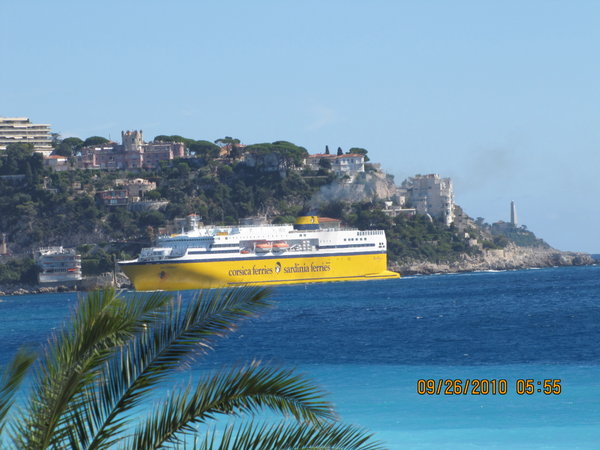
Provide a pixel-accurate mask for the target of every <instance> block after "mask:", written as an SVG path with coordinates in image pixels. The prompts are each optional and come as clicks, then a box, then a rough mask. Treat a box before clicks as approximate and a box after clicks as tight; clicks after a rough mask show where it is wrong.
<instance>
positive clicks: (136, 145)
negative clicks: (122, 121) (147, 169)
mask: <svg viewBox="0 0 600 450" xmlns="http://www.w3.org/2000/svg"><path fill="white" fill-rule="evenodd" d="M121 140H122V142H123V147H124V148H125V151H126V152H141V151H142V145H143V144H144V140H143V135H142V130H140V131H136V130H134V131H121Z"/></svg>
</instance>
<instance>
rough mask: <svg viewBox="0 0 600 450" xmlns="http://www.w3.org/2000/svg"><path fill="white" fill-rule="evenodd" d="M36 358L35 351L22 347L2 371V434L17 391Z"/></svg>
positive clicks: (0, 384) (0, 406)
mask: <svg viewBox="0 0 600 450" xmlns="http://www.w3.org/2000/svg"><path fill="white" fill-rule="evenodd" d="M35 359H36V354H35V353H33V352H32V351H30V350H28V349H25V348H21V349H19V351H18V352H17V354H16V355H15V356H14V358H13V359H12V361H11V362H10V364H9V365H8V366H7V367H6V368H5V369H4V370H3V371H2V375H1V376H0V435H1V434H2V432H3V430H4V426H5V425H6V416H7V414H8V412H9V410H10V408H11V406H12V405H13V403H14V397H15V394H16V391H17V389H18V388H19V385H20V384H21V381H23V378H24V377H25V375H26V374H27V370H28V369H29V367H30V366H31V365H32V364H33V362H34V361H35Z"/></svg>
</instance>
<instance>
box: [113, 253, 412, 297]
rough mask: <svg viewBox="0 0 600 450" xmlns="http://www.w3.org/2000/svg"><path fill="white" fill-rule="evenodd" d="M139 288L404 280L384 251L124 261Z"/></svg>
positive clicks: (175, 288) (194, 287)
mask: <svg viewBox="0 0 600 450" xmlns="http://www.w3.org/2000/svg"><path fill="white" fill-rule="evenodd" d="M121 268H122V269H123V271H124V272H125V274H126V275H127V276H128V277H129V279H130V280H131V281H132V283H133V285H134V287H135V289H136V290H138V291H151V290H164V291H179V290H186V289H202V288H215V287H227V286H239V285H272V284H297V283H318V282H326V281H358V280H377V279H389V278H399V277H400V275H399V274H397V273H396V272H391V271H389V270H387V255H386V254H385V253H367V254H346V255H344V254H336V255H324V256H298V257H289V256H287V257H282V258H278V257H268V258H264V257H263V258H244V259H242V258H235V259H234V258H232V259H228V260H220V261H198V260H196V261H189V262H186V261H170V262H153V263H135V262H132V263H123V264H121Z"/></svg>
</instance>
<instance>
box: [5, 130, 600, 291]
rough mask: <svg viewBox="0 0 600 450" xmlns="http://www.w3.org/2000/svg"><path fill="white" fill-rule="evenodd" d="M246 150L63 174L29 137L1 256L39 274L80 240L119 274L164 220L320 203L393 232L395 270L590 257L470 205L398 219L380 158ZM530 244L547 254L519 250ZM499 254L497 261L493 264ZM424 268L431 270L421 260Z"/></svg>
mask: <svg viewBox="0 0 600 450" xmlns="http://www.w3.org/2000/svg"><path fill="white" fill-rule="evenodd" d="M194 142H196V143H197V142H205V141H194ZM195 145H200V144H195ZM245 149H253V151H254V153H253V155H255V157H254V159H253V161H254V162H253V165H249V164H248V163H244V162H243V161H242V160H241V159H240V154H241V152H243V150H242V149H238V151H237V153H236V154H234V155H233V156H231V157H229V158H216V157H215V155H216V153H214V152H213V157H211V158H209V157H207V155H206V154H202V156H201V157H189V158H182V159H176V160H174V161H172V162H171V163H163V164H161V165H160V166H159V167H157V168H156V169H153V170H144V169H140V170H137V171H104V170H69V171H64V172H53V171H51V170H50V169H48V168H47V167H45V166H44V165H43V163H42V159H41V157H40V155H38V154H33V153H32V152H31V149H29V148H27V147H26V146H18V145H17V146H14V147H11V148H10V149H9V150H7V152H6V154H5V155H4V156H3V158H2V159H1V160H0V210H1V211H2V214H1V215H0V232H2V233H3V234H4V235H5V237H6V242H7V246H8V250H9V255H4V256H2V257H1V258H2V259H1V260H0V284H2V285H5V284H11V283H31V282H34V280H35V277H36V268H35V265H34V264H33V261H32V258H31V255H32V251H34V250H35V249H37V248H38V247H41V246H49V245H62V246H65V247H77V249H78V251H79V252H80V253H81V254H82V259H83V272H84V275H93V274H101V273H103V272H107V271H110V270H112V268H113V266H114V261H115V260H119V259H124V258H129V257H133V256H135V255H136V254H137V253H138V252H139V249H140V248H141V247H142V246H146V245H149V244H150V243H151V242H152V241H153V239H154V238H155V236H156V235H157V233H158V232H159V229H160V228H161V227H164V226H166V225H167V224H168V223H169V222H171V221H173V220H174V219H176V218H177V217H184V216H186V215H187V214H190V213H196V214H199V215H200V216H201V217H202V219H203V221H204V222H205V223H208V224H217V223H223V224H237V223H238V222H239V220H240V219H242V218H244V217H249V216H263V217H266V218H267V219H268V220H270V221H271V222H272V223H286V222H291V221H293V220H294V219H295V217H296V216H297V215H299V214H301V213H307V212H311V213H317V214H319V215H321V216H326V217H332V218H338V219H341V220H342V222H343V224H345V225H347V226H351V227H357V228H360V229H384V230H385V231H386V234H387V239H388V260H389V264H390V267H391V268H395V269H398V270H400V271H401V272H403V273H408V272H419V271H420V272H430V271H455V270H474V268H479V267H492V266H493V267H495V268H499V267H507V268H509V267H523V266H540V265H549V264H554V263H565V264H567V263H569V264H570V263H586V264H587V263H590V261H589V260H588V259H586V258H585V257H583V256H582V257H577V258H569V257H566V256H565V258H562V259H561V258H560V257H558V256H551V255H556V254H558V253H556V252H557V251H556V250H553V249H550V248H549V246H548V245H547V244H546V243H545V242H543V241H542V240H539V239H538V238H537V237H536V236H535V235H534V234H533V233H531V232H530V231H528V230H526V229H525V228H522V227H521V228H514V227H510V226H507V225H508V224H493V225H488V224H485V223H483V222H481V221H480V222H477V221H473V220H472V219H470V218H468V216H466V214H462V215H461V217H462V219H461V220H460V221H459V222H457V225H456V226H451V227H447V226H445V225H444V224H443V223H442V222H441V221H439V220H436V219H435V218H433V219H432V218H431V217H430V216H426V215H419V214H416V215H403V214H400V215H397V216H396V217H391V216H390V215H389V214H386V212H385V211H384V210H385V205H384V203H383V200H385V199H395V198H396V197H397V194H398V192H397V189H398V188H397V186H396V185H395V184H394V182H393V178H392V177H391V176H389V175H386V174H385V173H384V172H383V171H381V170H378V169H377V168H376V167H375V166H372V165H367V166H366V167H367V171H366V172H364V173H361V174H359V175H358V176H356V177H355V178H354V179H352V180H350V179H348V178H347V177H339V176H335V175H334V174H333V173H331V171H330V170H328V168H327V167H320V168H319V170H310V169H308V168H307V167H304V166H302V164H301V157H300V156H301V155H302V154H306V153H307V152H306V150H305V149H303V148H302V147H298V146H296V145H294V144H292V143H289V142H285V141H278V142H276V143H273V144H255V145H254V146H247V147H245ZM244 151H247V150H244ZM217 153H218V152H217ZM133 179H144V180H148V183H155V186H156V187H155V189H153V190H151V191H149V192H145V193H144V194H143V198H141V199H140V200H141V201H140V202H138V203H137V204H127V205H123V206H119V205H117V206H115V205H111V204H108V203H107V202H106V201H103V200H102V196H101V195H102V193H103V192H110V190H114V189H116V184H117V182H120V183H127V180H133ZM142 206H143V207H142ZM458 209H460V208H458ZM523 248H528V249H535V251H533V250H531V251H532V252H534V253H535V254H539V255H542V254H543V255H545V256H539V258H537V259H536V258H533V259H531V258H529V259H528V258H525V257H522V258H521V257H517V256H516V255H517V253H518V252H519V251H520V250H519V249H523ZM500 250H502V251H504V253H503V254H501V253H498V251H500ZM542 250H543V251H542ZM494 251H496V253H493V252H494ZM553 252H554V253H553ZM490 255H495V256H493V258H492V256H490ZM490 258H492V260H493V261H495V262H493V263H489V264H488V265H487V266H485V264H486V263H485V262H486V261H491V259H490ZM519 258H520V259H519ZM542 259H543V260H544V261H546V262H545V263H543V264H542V263H540V261H541V260H542ZM517 260H519V261H520V262H514V261H517ZM502 261H505V262H502ZM510 261H513V263H511V262H510ZM428 264H429V265H428ZM420 265H421V266H422V267H424V269H423V270H419V269H417V268H418V267H419V266H420ZM432 265H433V266H432ZM435 265H437V267H438V268H437V269H435V270H434V269H433V268H431V267H434V266H435Z"/></svg>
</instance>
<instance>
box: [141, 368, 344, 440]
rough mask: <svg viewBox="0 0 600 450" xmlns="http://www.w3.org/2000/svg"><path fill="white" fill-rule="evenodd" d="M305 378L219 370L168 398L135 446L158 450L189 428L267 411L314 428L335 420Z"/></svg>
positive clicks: (280, 373)
mask: <svg viewBox="0 0 600 450" xmlns="http://www.w3.org/2000/svg"><path fill="white" fill-rule="evenodd" d="M323 395H324V394H323V392H322V391H321V390H320V389H319V388H318V387H316V386H315V385H314V384H313V383H312V382H311V381H310V380H308V379H307V378H305V377H303V376H301V375H297V374H294V373H293V371H291V370H283V369H274V368H269V367H261V366H259V365H257V364H253V365H251V366H249V367H243V368H238V369H232V370H230V371H229V372H220V373H216V374H214V375H212V376H211V377H209V378H207V379H206V380H202V381H200V382H199V383H198V384H197V386H196V389H195V391H194V392H191V390H190V389H189V388H188V389H186V390H185V391H183V392H179V393H174V394H172V395H171V396H170V397H169V398H168V399H166V401H165V402H164V403H163V406H162V407H161V409H160V410H158V411H156V412H155V413H154V414H152V415H151V416H150V417H149V418H148V419H147V420H146V421H145V422H144V424H143V425H142V427H140V428H139V429H138V430H136V433H135V435H134V438H133V445H132V447H134V448H158V447H160V446H161V445H163V444H164V443H174V442H178V441H179V439H181V438H182V436H181V435H185V434H187V433H191V432H194V431H195V428H194V427H193V425H195V424H198V423H204V422H206V421H208V420H212V419H215V418H216V416H217V415H219V414H235V415H239V414H243V413H248V414H255V413H257V412H259V411H260V410H265V409H268V410H271V411H272V412H275V413H278V414H282V415H284V416H292V417H294V419H296V420H297V421H299V422H310V423H313V424H317V423H321V422H324V421H331V420H333V419H335V414H334V412H333V406H332V405H331V404H330V403H329V402H327V401H325V400H323Z"/></svg>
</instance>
